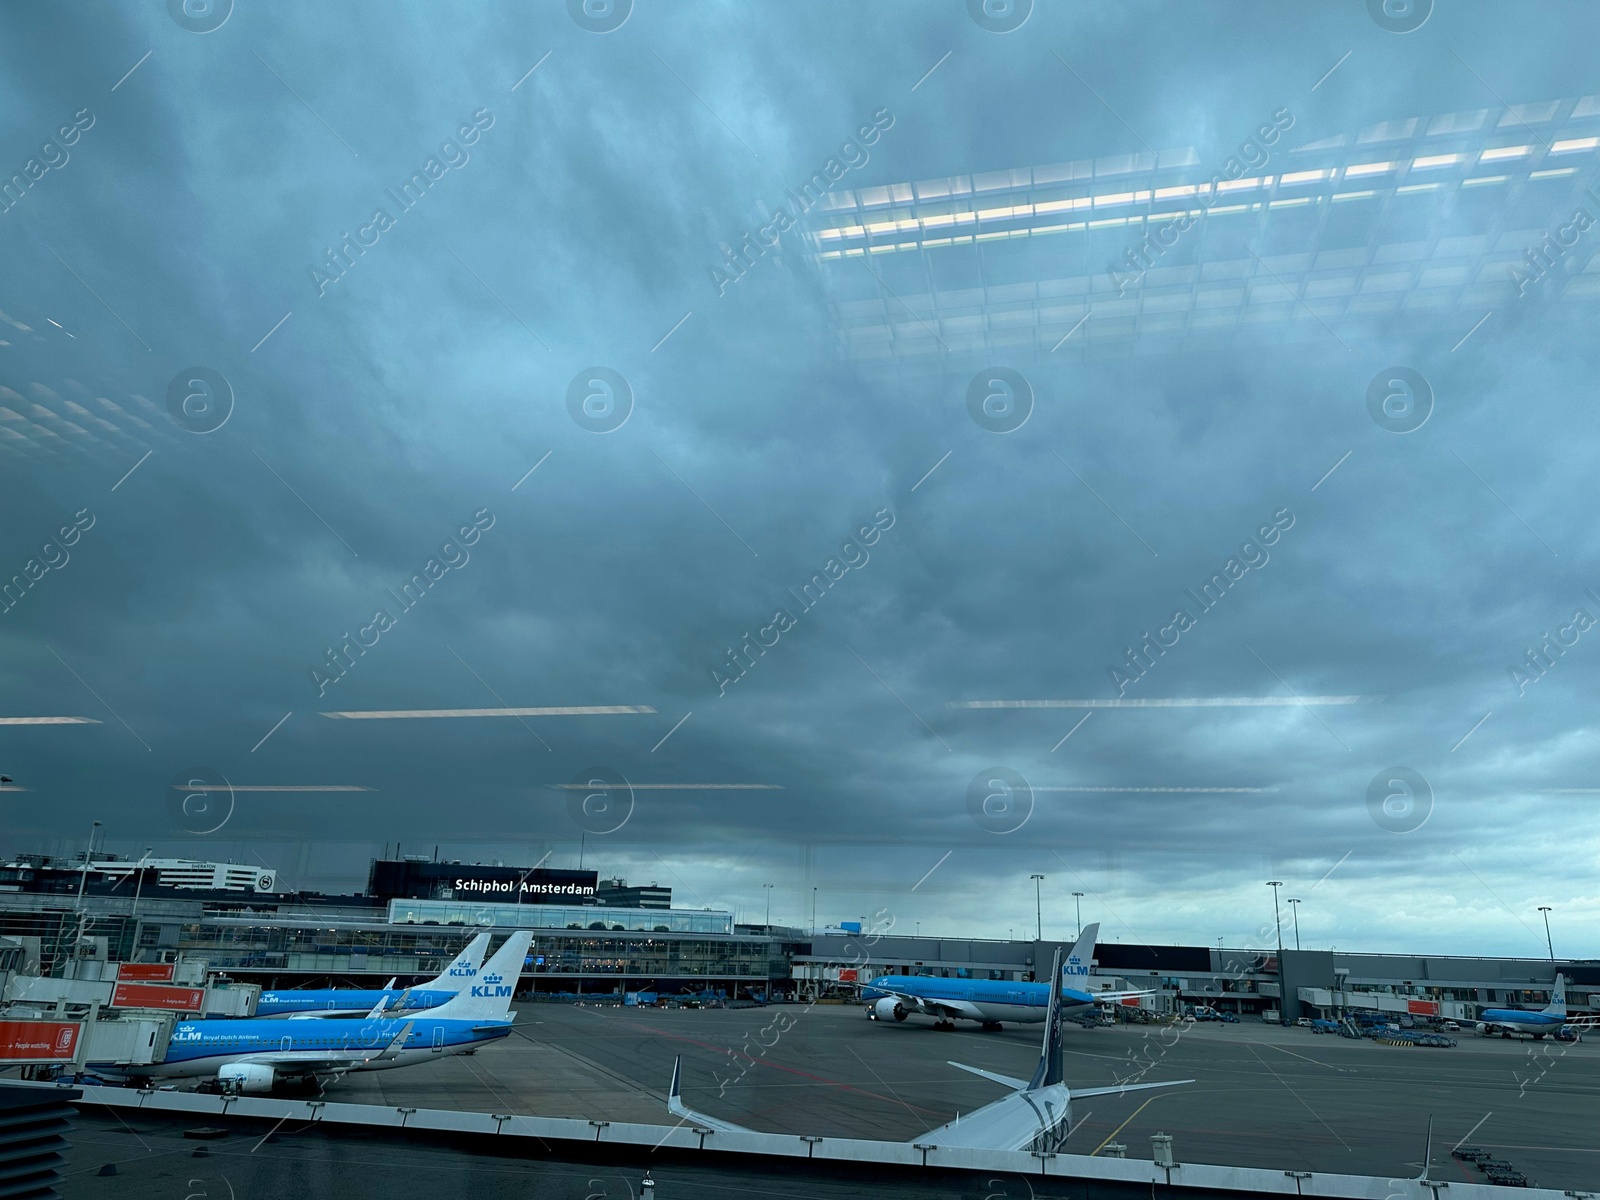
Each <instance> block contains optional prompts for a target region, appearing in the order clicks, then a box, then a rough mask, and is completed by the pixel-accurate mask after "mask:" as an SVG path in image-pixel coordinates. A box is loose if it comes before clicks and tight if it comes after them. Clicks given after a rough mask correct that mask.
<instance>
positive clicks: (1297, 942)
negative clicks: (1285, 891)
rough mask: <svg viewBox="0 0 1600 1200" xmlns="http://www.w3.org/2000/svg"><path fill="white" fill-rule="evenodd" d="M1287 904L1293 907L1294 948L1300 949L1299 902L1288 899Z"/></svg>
mask: <svg viewBox="0 0 1600 1200" xmlns="http://www.w3.org/2000/svg"><path fill="white" fill-rule="evenodd" d="M1289 903H1290V904H1292V905H1294V909H1293V912H1294V948H1295V949H1296V950H1298V949H1300V901H1298V900H1296V899H1294V898H1293V897H1291V898H1290V900H1289Z"/></svg>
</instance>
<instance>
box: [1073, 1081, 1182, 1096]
mask: <svg viewBox="0 0 1600 1200" xmlns="http://www.w3.org/2000/svg"><path fill="white" fill-rule="evenodd" d="M1193 1082H1194V1080H1192V1079H1169V1080H1167V1081H1166V1082H1164V1083H1122V1084H1118V1085H1117V1086H1116V1087H1101V1088H1073V1089H1072V1094H1073V1095H1074V1096H1120V1095H1122V1093H1123V1092H1142V1091H1144V1090H1145V1089H1146V1088H1162V1087H1177V1086H1178V1085H1179V1084H1180V1083H1193Z"/></svg>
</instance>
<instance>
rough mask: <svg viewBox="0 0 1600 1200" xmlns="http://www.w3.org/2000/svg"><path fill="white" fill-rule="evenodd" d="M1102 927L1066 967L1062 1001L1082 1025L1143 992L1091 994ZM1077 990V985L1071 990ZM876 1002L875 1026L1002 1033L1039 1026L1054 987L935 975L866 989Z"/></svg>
mask: <svg viewBox="0 0 1600 1200" xmlns="http://www.w3.org/2000/svg"><path fill="white" fill-rule="evenodd" d="M1099 933H1100V926H1099V924H1098V923H1097V924H1094V925H1086V926H1085V927H1084V930H1083V932H1082V933H1081V934H1080V935H1079V936H1078V940H1077V943H1076V944H1075V945H1074V946H1073V947H1072V950H1071V952H1070V953H1069V954H1068V955H1067V963H1066V966H1064V967H1062V968H1061V987H1060V989H1059V990H1060V993H1061V999H1062V1004H1063V1012H1064V1013H1065V1015H1066V1017H1067V1019H1068V1020H1073V1021H1080V1022H1081V1021H1083V1020H1084V1019H1085V1018H1087V1017H1089V1016H1090V1015H1091V1014H1092V1013H1093V1012H1094V1006H1095V1004H1096V1003H1099V1002H1101V1001H1108V1002H1112V1003H1115V1002H1118V1001H1121V1000H1125V999H1130V998H1132V997H1136V996H1149V995H1153V993H1152V992H1150V991H1141V992H1114V991H1106V992H1091V991H1090V990H1089V966H1090V964H1091V963H1092V962H1093V961H1094V942H1095V938H1096V937H1098V936H1099ZM1071 985H1076V986H1071ZM861 998H862V999H863V1000H870V1001H872V1003H871V1004H869V1005H868V1006H867V1015H868V1016H869V1017H871V1018H872V1019H873V1020H875V1021H904V1020H905V1019H906V1017H908V1016H910V1015H911V1014H912V1013H917V1014H920V1015H922V1016H928V1017H933V1018H934V1026H933V1027H934V1028H935V1029H954V1028H955V1027H956V1022H957V1021H958V1020H961V1021H977V1022H979V1023H980V1024H981V1025H982V1026H983V1028H985V1029H1000V1028H1001V1027H1002V1025H1001V1022H1003V1021H1017V1022H1020V1023H1023V1024H1036V1023H1038V1022H1039V1021H1043V1020H1044V1019H1045V1018H1046V1016H1047V1014H1048V1011H1049V1005H1050V985H1049V984H1046V983H1018V982H1012V981H1010V980H1005V979H940V978H937V977H935V976H932V975H880V976H878V978H876V979H874V980H873V981H872V982H871V983H869V984H867V985H866V986H865V987H863V988H862V989H861Z"/></svg>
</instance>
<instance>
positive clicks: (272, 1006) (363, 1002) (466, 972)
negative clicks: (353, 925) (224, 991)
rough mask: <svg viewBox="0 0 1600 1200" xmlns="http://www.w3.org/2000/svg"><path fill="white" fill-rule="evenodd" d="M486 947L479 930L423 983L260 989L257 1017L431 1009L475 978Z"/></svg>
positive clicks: (347, 1015)
mask: <svg viewBox="0 0 1600 1200" xmlns="http://www.w3.org/2000/svg"><path fill="white" fill-rule="evenodd" d="M488 948H489V935H488V934H487V933H480V934H479V935H478V936H477V937H475V938H473V939H472V940H471V941H470V942H468V943H467V944H466V947H465V948H464V949H463V950H462V951H461V953H460V954H458V955H456V957H455V960H454V961H453V962H451V964H450V965H449V966H448V967H446V968H445V969H444V970H443V971H441V972H439V974H437V975H435V976H434V977H433V978H432V979H430V980H428V981H427V982H426V983H419V984H417V985H416V986H415V987H409V988H396V987H395V986H394V980H392V979H391V980H390V981H389V986H388V987H386V988H379V989H377V990H372V989H360V988H307V989H305V990H304V991H300V990H295V991H287V992H262V993H261V998H260V999H259V1000H257V1001H256V1016H257V1017H286V1016H298V1017H364V1016H366V1015H367V1014H368V1013H369V1012H371V1011H372V1009H373V1006H374V1005H377V1004H382V1005H383V1011H384V1012H398V1011H400V1010H403V1009H417V1008H434V1007H436V1006H438V1005H440V1004H443V1003H444V1002H445V1001H446V1000H448V999H450V998H451V997H452V996H454V995H455V994H456V993H457V992H459V991H460V990H461V989H462V988H464V987H467V986H468V985H470V984H471V983H472V982H473V981H474V980H476V979H477V978H478V964H479V963H481V962H483V955H484V951H486V950H487V949H488Z"/></svg>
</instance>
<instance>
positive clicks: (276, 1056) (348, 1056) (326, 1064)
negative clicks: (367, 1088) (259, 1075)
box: [224, 1021, 413, 1075]
mask: <svg viewBox="0 0 1600 1200" xmlns="http://www.w3.org/2000/svg"><path fill="white" fill-rule="evenodd" d="M412 1026H413V1022H411V1021H407V1022H406V1023H405V1024H404V1025H402V1026H401V1027H400V1031H399V1032H398V1033H396V1034H395V1035H394V1037H392V1038H390V1039H389V1041H388V1042H387V1043H386V1044H385V1045H382V1046H368V1047H366V1048H364V1049H357V1050H335V1051H326V1052H315V1053H314V1052H312V1051H309V1050H267V1051H263V1052H261V1053H259V1054H241V1055H240V1056H239V1057H238V1058H235V1059H233V1060H231V1061H230V1062H229V1063H226V1064H224V1065H225V1066H232V1065H234V1064H235V1063H254V1064H258V1065H260V1066H264V1067H271V1068H272V1069H273V1070H274V1071H277V1072H279V1073H280V1074H284V1075H325V1074H332V1073H335V1072H342V1071H349V1070H353V1069H354V1068H356V1067H360V1066H365V1065H366V1064H367V1063H371V1062H385V1061H387V1060H388V1059H391V1058H394V1057H395V1056H396V1055H397V1054H399V1052H400V1049H401V1047H403V1046H404V1045H405V1043H406V1039H407V1038H409V1037H410V1036H411V1030H412Z"/></svg>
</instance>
